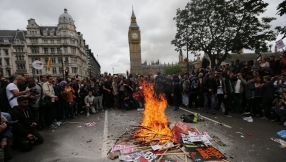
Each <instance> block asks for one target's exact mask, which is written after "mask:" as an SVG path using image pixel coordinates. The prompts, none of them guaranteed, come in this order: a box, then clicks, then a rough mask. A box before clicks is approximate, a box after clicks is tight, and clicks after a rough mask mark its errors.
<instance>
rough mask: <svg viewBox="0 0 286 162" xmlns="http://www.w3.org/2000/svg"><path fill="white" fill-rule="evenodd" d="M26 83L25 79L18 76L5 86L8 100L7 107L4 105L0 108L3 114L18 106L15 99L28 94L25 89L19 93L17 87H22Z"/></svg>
mask: <svg viewBox="0 0 286 162" xmlns="http://www.w3.org/2000/svg"><path fill="white" fill-rule="evenodd" d="M25 83H26V79H25V78H24V77H23V76H21V75H18V76H16V77H15V79H14V81H13V82H12V83H10V84H8V85H7V87H6V96H7V99H8V105H6V104H5V103H4V105H3V107H2V111H4V112H8V111H10V110H11V108H13V107H14V106H18V102H17V98H18V97H19V96H22V95H25V94H26V93H27V92H30V90H29V89H26V90H24V91H21V92H20V91H19V88H18V86H19V85H23V84H25Z"/></svg>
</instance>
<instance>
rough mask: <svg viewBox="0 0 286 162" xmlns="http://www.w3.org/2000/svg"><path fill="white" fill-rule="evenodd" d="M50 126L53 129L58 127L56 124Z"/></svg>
mask: <svg viewBox="0 0 286 162" xmlns="http://www.w3.org/2000/svg"><path fill="white" fill-rule="evenodd" d="M50 128H52V129H56V128H58V127H57V126H56V125H55V124H51V125H50Z"/></svg>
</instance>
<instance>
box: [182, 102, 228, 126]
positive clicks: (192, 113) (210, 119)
mask: <svg viewBox="0 0 286 162" xmlns="http://www.w3.org/2000/svg"><path fill="white" fill-rule="evenodd" d="M180 109H181V110H184V111H186V112H189V113H192V114H195V113H196V112H192V111H189V110H186V109H184V108H181V107H180ZM201 116H202V115H201ZM202 117H203V118H204V119H207V120H209V121H212V122H214V123H217V124H221V125H222V126H225V127H227V128H232V127H231V126H229V125H226V124H223V123H221V122H218V121H215V120H212V119H210V118H208V117H205V116H202Z"/></svg>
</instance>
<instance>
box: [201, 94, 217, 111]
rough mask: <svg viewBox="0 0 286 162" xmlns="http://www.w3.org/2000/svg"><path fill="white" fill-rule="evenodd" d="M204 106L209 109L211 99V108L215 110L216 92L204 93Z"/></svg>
mask: <svg viewBox="0 0 286 162" xmlns="http://www.w3.org/2000/svg"><path fill="white" fill-rule="evenodd" d="M204 99H205V101H204V108H205V110H206V111H207V110H208V108H209V100H210V109H211V111H214V103H215V97H214V94H210V93H205V94H204Z"/></svg>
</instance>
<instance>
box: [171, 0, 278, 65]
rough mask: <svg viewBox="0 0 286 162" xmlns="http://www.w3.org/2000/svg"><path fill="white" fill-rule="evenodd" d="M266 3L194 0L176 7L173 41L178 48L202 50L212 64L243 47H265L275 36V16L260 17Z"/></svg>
mask: <svg viewBox="0 0 286 162" xmlns="http://www.w3.org/2000/svg"><path fill="white" fill-rule="evenodd" d="M267 6H268V3H265V2H263V0H231V1H227V0H214V1H209V0H192V1H191V2H189V3H187V5H186V7H185V8H184V9H177V13H176V17H174V20H175V21H176V26H177V33H176V35H175V39H174V40H172V42H171V44H174V45H175V47H176V50H177V51H178V50H180V49H181V48H183V49H186V50H188V51H191V53H192V51H203V52H204V53H205V54H207V55H208V56H209V58H210V61H211V65H212V67H214V66H215V65H220V63H221V62H222V61H223V60H225V59H226V58H227V57H228V56H229V54H230V53H232V52H238V51H240V50H241V49H243V48H245V49H251V50H254V49H260V50H262V51H263V50H266V49H267V41H272V40H275V38H276V37H275V33H274V31H272V30H270V27H271V26H270V22H271V21H272V20H275V18H273V17H262V18H258V16H259V15H260V14H262V13H263V12H264V11H265V9H266V7H267ZM216 61H217V62H216Z"/></svg>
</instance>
